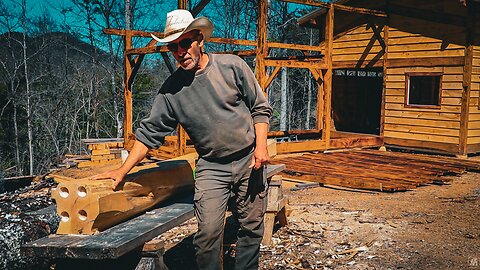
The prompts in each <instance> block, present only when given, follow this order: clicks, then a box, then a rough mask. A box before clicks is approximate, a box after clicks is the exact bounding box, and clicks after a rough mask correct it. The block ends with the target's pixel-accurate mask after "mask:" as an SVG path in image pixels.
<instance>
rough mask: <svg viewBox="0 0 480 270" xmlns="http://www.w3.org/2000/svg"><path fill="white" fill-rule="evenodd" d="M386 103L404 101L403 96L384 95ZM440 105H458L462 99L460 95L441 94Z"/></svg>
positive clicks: (402, 102)
mask: <svg viewBox="0 0 480 270" xmlns="http://www.w3.org/2000/svg"><path fill="white" fill-rule="evenodd" d="M386 102H387V103H400V104H404V103H405V97H404V96H391V95H388V96H387V97H386ZM441 105H451V106H460V105H462V99H461V98H460V97H443V95H442V104H441Z"/></svg>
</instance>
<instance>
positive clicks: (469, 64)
mask: <svg viewBox="0 0 480 270" xmlns="http://www.w3.org/2000/svg"><path fill="white" fill-rule="evenodd" d="M474 10H475V6H474V5H473V4H472V3H471V1H467V25H466V46H465V65H464V66H463V83H462V85H463V92H462V109H461V112H460V136H459V137H460V138H459V139H460V141H459V151H458V154H459V155H460V156H463V157H466V156H467V154H468V149H467V146H468V142H467V140H468V118H469V117H468V116H469V112H470V93H471V88H472V68H473V39H474V31H475V19H474V17H475V12H474Z"/></svg>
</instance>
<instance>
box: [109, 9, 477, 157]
mask: <svg viewBox="0 0 480 270" xmlns="http://www.w3.org/2000/svg"><path fill="white" fill-rule="evenodd" d="M279 1H284V2H291V3H297V4H304V5H310V6H315V7H319V8H321V9H319V14H320V15H318V14H317V15H315V16H313V17H312V18H310V19H308V20H305V21H306V22H305V21H304V22H303V23H302V22H301V21H299V23H300V25H305V26H313V27H317V28H318V27H320V28H322V30H323V37H324V40H323V41H322V42H321V43H320V44H319V45H317V46H308V45H299V44H284V43H278V42H269V41H267V29H266V23H267V14H268V4H267V0H259V1H258V9H259V12H258V24H257V40H254V41H253V40H240V39H230V38H219V37H212V38H211V39H210V40H209V41H208V42H213V43H221V44H238V45H246V46H255V47H256V48H255V50H254V51H244V52H241V54H244V55H253V54H255V55H256V63H255V74H256V78H257V80H258V82H259V83H260V86H261V87H262V89H264V91H265V89H267V88H268V86H269V85H270V84H271V82H272V81H273V79H274V78H275V76H276V75H277V74H278V73H279V71H280V69H281V67H289V68H304V69H308V70H309V71H310V72H311V73H312V75H313V77H314V78H315V79H316V80H317V82H318V96H317V125H316V127H315V128H314V129H313V130H294V131H276V132H270V133H269V137H277V136H290V135H306V137H310V138H314V137H315V136H312V135H316V137H315V138H314V139H309V140H303V141H296V142H282V143H279V146H278V152H279V153H288V152H301V151H323V150H328V149H332V148H347V147H364V146H381V145H383V143H384V142H383V136H384V134H385V119H386V118H385V106H386V105H387V103H388V100H386V97H385V89H384V90H383V94H382V113H381V123H380V136H365V135H361V136H360V135H359V136H357V135H351V134H344V133H341V132H336V131H333V130H332V124H331V123H332V104H331V102H332V74H333V69H335V68H349V67H356V68H363V67H383V69H384V71H387V68H394V67H405V66H417V67H435V66H438V65H444V66H456V65H462V66H465V67H466V68H465V71H464V76H463V78H464V84H463V85H464V86H465V88H464V91H463V94H464V96H463V97H462V100H463V101H464V102H465V103H466V102H467V100H469V99H470V92H471V90H470V89H471V83H470V81H471V78H472V76H473V75H476V73H474V72H477V71H476V69H475V68H474V69H473V70H472V67H471V64H472V62H476V61H478V60H477V58H478V57H477V56H476V55H477V54H478V52H477V51H478V48H474V46H473V40H474V39H475V38H474V37H475V35H476V32H475V31H476V30H475V29H476V28H475V23H476V20H475V17H476V16H477V15H476V12H475V11H478V4H477V3H473V1H467V2H466V3H467V6H468V8H469V9H468V10H469V12H468V16H467V18H465V17H462V16H458V15H452V14H446V13H441V12H436V11H431V12H430V11H429V12H425V10H421V9H415V8H413V9H410V8H408V9H406V8H405V7H404V6H401V5H399V4H398V3H397V2H395V3H394V4H393V3H390V1H388V0H385V4H384V5H383V6H381V8H370V9H369V8H364V7H354V6H349V5H345V3H349V2H361V1H347V0H340V1H337V2H335V3H330V2H322V1H314V0H279ZM451 1H455V0H451ZM209 2H210V1H209V0H202V1H200V2H199V3H198V4H197V6H195V7H193V8H192V10H191V12H192V14H193V15H194V16H196V15H198V13H199V12H200V11H201V10H202V9H203V8H204V7H205V6H206V5H207V4H208V3H209ZM472 3H473V4H472ZM353 4H355V3H353ZM357 5H358V3H357ZM187 7H188V0H178V8H180V9H187ZM335 10H339V11H341V13H342V14H345V13H348V14H354V15H356V16H360V17H366V18H367V19H368V20H369V23H368V27H370V28H371V29H372V31H373V33H374V39H372V41H373V42H378V43H379V44H380V46H381V51H380V52H379V53H378V55H377V57H376V58H374V59H370V60H368V61H367V60H366V59H363V60H362V61H351V60H341V61H337V60H335V59H334V57H333V52H334V47H333V43H334V40H335V39H337V38H339V37H341V36H342V34H338V35H334V31H335V25H334V16H335ZM391 15H399V16H404V17H409V18H414V19H421V20H426V21H430V22H436V23H443V24H450V25H453V26H462V27H463V26H465V27H466V28H467V31H466V32H467V41H468V42H469V44H471V45H466V47H465V48H466V49H465V54H464V55H461V56H460V55H459V56H453V57H452V56H449V57H446V56H437V57H436V58H435V60H434V61H432V59H431V58H421V57H413V58H410V59H399V58H393V57H392V58H391V57H390V56H389V46H388V40H389V28H390V26H389V23H390V16H391ZM320 16H324V17H322V19H319V17H320ZM378 21H380V22H383V23H381V24H378V23H377V22H378ZM353 26H355V25H354V23H353V24H352V25H350V26H349V27H350V28H352V27H353ZM347 27H348V26H347ZM346 30H347V29H346ZM104 32H105V33H106V34H113V35H120V36H123V38H124V44H125V48H124V49H125V50H124V65H125V77H124V98H125V100H124V102H125V117H124V138H125V144H126V148H129V147H128V146H129V145H131V142H133V139H134V134H133V130H132V84H133V81H134V78H135V75H136V74H137V72H138V70H139V67H140V65H141V63H142V60H143V58H144V56H145V54H150V53H160V54H161V55H162V57H163V59H164V60H165V63H166V65H167V67H168V69H169V70H170V71H171V72H173V70H174V65H173V64H172V63H170V62H169V58H168V57H167V53H168V50H167V49H166V48H165V47H164V46H156V41H155V40H153V39H151V36H150V34H151V33H149V32H144V31H137V30H119V29H105V30H104ZM154 34H155V35H157V36H162V33H160V32H155V33H154ZM133 37H145V38H150V39H151V40H150V42H149V43H148V44H147V45H146V46H145V47H143V48H133V47H132V38H133ZM368 46H371V44H369V45H368ZM477 47H478V46H477ZM270 48H283V49H295V50H302V51H312V52H316V53H320V54H321V55H322V56H323V57H318V54H317V55H315V56H308V55H307V56H305V57H301V58H299V57H285V58H272V57H269V56H268V51H269V49H270ZM469 56H470V57H469ZM475 57H476V58H475ZM381 59H383V60H381ZM474 59H475V60H474ZM469 61H470V62H469ZM266 67H274V69H273V72H271V74H267V70H266ZM472 72H473V73H472ZM385 74H386V73H385ZM472 74H473V75H472ZM473 77H475V76H473ZM475 78H476V77H475ZM386 83H387V82H386V81H385V78H384V87H385V84H386ZM265 94H266V93H265ZM478 103H480V102H478ZM479 106H480V105H479ZM469 110H470V108H469V106H467V105H465V106H462V112H461V118H462V121H461V126H462V127H461V129H460V136H459V143H457V144H456V145H457V146H456V147H455V146H453V145H452V146H448V147H447V148H448V149H447V150H448V151H446V152H448V153H454V154H460V155H466V154H467V152H468V153H470V152H472V149H477V150H480V146H478V147H477V146H475V145H468V143H467V139H469V138H468V115H469ZM402 141H406V140H405V139H402ZM174 144H175V145H174V146H173V147H171V149H170V150H168V151H170V152H169V153H170V155H171V156H180V155H183V154H185V153H188V152H191V151H192V149H191V148H188V146H187V135H186V133H185V131H184V130H183V129H182V128H181V127H180V128H179V129H178V132H177V138H176V140H174ZM418 145H420V146H421V143H419V144H417V146H418ZM435 145H436V144H435V143H431V144H430V146H435ZM479 145H480V144H479ZM414 146H415V145H414ZM417 148H418V147H417ZM420 148H422V147H420ZM430 148H434V149H435V147H430ZM172 149H173V150H172ZM443 150H445V148H443Z"/></svg>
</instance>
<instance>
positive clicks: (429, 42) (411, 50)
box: [383, 27, 480, 153]
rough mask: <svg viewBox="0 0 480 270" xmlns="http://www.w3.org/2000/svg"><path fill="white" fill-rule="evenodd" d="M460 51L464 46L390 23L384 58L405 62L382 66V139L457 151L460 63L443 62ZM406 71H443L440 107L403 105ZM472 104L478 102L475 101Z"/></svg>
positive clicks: (387, 141) (419, 146) (412, 145)
mask: <svg viewBox="0 0 480 270" xmlns="http://www.w3.org/2000/svg"><path fill="white" fill-rule="evenodd" d="M464 55H465V47H464V46H460V45H455V44H452V43H445V42H444V41H443V40H442V39H437V38H431V37H426V36H424V35H421V34H415V33H411V32H405V31H401V30H399V29H396V28H393V27H390V29H389V33H388V56H387V58H388V60H387V61H392V62H393V61H396V60H397V61H398V60H400V59H401V60H405V63H406V64H405V65H404V66H391V67H390V66H388V67H387V69H386V78H385V122H384V133H383V136H384V137H385V143H387V144H395V145H401V146H406V147H413V148H429V149H434V150H440V151H442V152H450V153H458V147H459V146H458V144H459V139H460V138H459V137H460V114H461V101H462V81H463V66H455V65H445V64H444V63H445V57H448V58H450V57H451V58H452V59H453V58H456V59H458V57H463V56H464ZM438 57H442V64H440V63H439V64H436V63H435V61H438ZM420 58H423V59H424V61H421V63H422V66H419V65H408V61H409V60H414V59H417V60H418V59H420ZM447 61H448V59H447ZM425 62H429V63H428V64H426V63H425ZM410 72H440V73H443V77H442V84H441V88H442V89H441V91H442V92H441V106H440V108H435V109H432V108H418V107H415V108H412V107H406V106H405V95H406V76H405V74H406V73H410ZM477 96H478V94H477ZM477 101H478V99H477ZM475 104H477V106H478V102H476V103H475ZM472 106H473V105H472ZM479 123H480V122H479Z"/></svg>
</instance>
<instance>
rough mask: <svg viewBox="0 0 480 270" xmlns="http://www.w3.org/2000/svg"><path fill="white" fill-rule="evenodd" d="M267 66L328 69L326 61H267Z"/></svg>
mask: <svg viewBox="0 0 480 270" xmlns="http://www.w3.org/2000/svg"><path fill="white" fill-rule="evenodd" d="M265 66H269V67H288V68H317V69H322V68H326V64H325V60H312V61H308V60H307V61H301V60H270V59H266V60H265Z"/></svg>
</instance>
